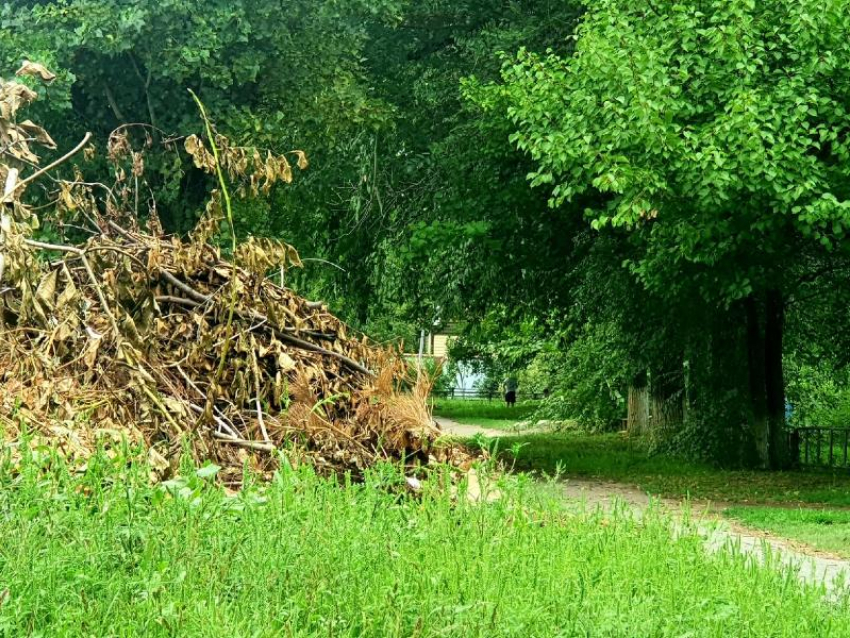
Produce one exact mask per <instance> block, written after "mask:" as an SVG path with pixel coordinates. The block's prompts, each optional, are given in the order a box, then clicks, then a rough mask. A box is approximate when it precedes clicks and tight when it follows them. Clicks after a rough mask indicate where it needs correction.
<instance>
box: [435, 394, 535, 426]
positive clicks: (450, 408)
mask: <svg viewBox="0 0 850 638" xmlns="http://www.w3.org/2000/svg"><path fill="white" fill-rule="evenodd" d="M538 404H539V402H538V401H523V402H521V403H518V404H517V405H516V406H514V407H508V406H507V405H505V404H504V403H503V402H501V401H483V400H477V399H476V400H463V399H436V400H435V401H434V414H435V415H436V416H441V417H445V418H447V419H452V420H454V421H457V422H459V423H465V424H469V425H479V424H480V421H481V420H482V419H486V420H487V421H491V422H492V421H500V422H504V423H506V424H509V425H513V424H514V423H516V422H517V421H522V420H523V419H527V418H529V417H530V416H531V415H532V414H533V413H534V410H536V409H537V406H538ZM485 427H491V426H489V425H488V426H485ZM504 427H508V426H507V425H505V426H504Z"/></svg>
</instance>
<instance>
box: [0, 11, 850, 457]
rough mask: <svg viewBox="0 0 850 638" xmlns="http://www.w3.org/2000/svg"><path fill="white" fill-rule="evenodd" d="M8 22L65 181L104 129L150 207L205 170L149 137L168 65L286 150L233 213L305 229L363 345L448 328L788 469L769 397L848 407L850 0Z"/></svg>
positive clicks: (639, 424)
mask: <svg viewBox="0 0 850 638" xmlns="http://www.w3.org/2000/svg"><path fill="white" fill-rule="evenodd" d="M0 21H2V30H0V63H2V65H3V67H4V68H7V69H12V68H16V67H17V65H18V63H19V62H20V59H21V58H25V57H26V58H29V59H33V60H36V61H38V62H41V63H44V64H46V65H47V66H49V67H50V68H51V69H52V70H54V71H55V72H56V74H57V76H58V77H57V79H56V80H55V81H54V82H53V83H52V84H50V85H49V86H47V87H46V88H41V87H39V88H38V90H39V91H40V92H41V93H42V95H41V98H42V99H40V100H39V101H38V103H37V104H38V109H40V110H39V112H38V113H37V114H36V115H37V118H38V121H40V122H41V123H43V124H44V125H45V126H46V128H47V129H48V130H50V131H52V132H55V137H56V138H57V141H58V142H59V146H60V149H61V148H66V147H67V146H68V145H70V144H71V143H72V142H75V141H77V140H78V139H79V138H80V136H81V135H82V133H83V132H84V131H86V130H90V131H92V132H93V133H94V134H95V146H96V147H97V151H98V152H97V153H95V154H94V155H93V156H91V155H89V156H88V157H87V160H86V162H84V163H82V164H81V165H80V173H79V174H78V175H77V176H76V179H78V180H89V181H98V182H99V181H102V179H101V178H102V176H103V174H104V172H105V171H106V170H108V169H107V164H106V162H105V161H104V159H103V157H104V154H105V151H106V149H107V146H108V142H109V136H110V134H111V132H112V131H113V130H115V129H116V128H118V127H123V129H124V130H125V131H127V134H128V136H129V140H130V143H131V144H133V145H134V146H135V147H137V148H140V147H142V146H145V147H146V152H145V170H144V172H143V174H142V176H141V177H140V179H141V182H142V183H141V184H138V183H137V184H136V186H135V196H136V198H137V201H138V202H139V203H138V205H137V208H138V212H139V215H140V216H141V217H146V216H149V215H150V214H151V211H152V210H154V209H155V211H156V212H157V213H158V215H159V217H160V218H161V220H162V222H163V225H164V227H165V229H166V230H168V231H174V232H183V231H185V230H186V229H188V228H189V227H190V226H191V224H192V223H193V222H194V221H195V220H196V218H197V217H198V216H199V214H200V213H201V210H200V207H201V205H202V202H203V201H204V199H205V196H206V195H207V193H208V192H209V190H210V189H211V188H212V187H213V184H212V183H211V182H210V178H209V176H207V175H204V174H203V173H202V172H201V171H198V170H197V169H195V168H194V167H193V166H192V164H191V163H190V162H189V161H187V160H188V158H186V157H185V154H183V153H182V151H177V150H175V145H174V144H170V143H169V142H171V141H174V140H179V139H180V138H182V136H185V135H189V134H192V133H198V132H199V121H198V117H197V112H196V108H195V105H194V104H193V102H192V99H191V96H190V95H189V93H188V91H187V89H192V90H193V91H195V92H196V93H198V94H199V95H200V97H201V98H202V99H203V101H204V102H205V103H206V105H207V107H208V108H209V110H210V112H211V113H212V115H213V118H214V120H215V122H216V126H217V128H218V129H219V130H220V131H221V132H222V133H225V134H227V135H228V136H230V137H231V138H232V139H234V140H237V141H238V142H239V143H243V144H246V145H251V146H257V147H260V148H267V149H269V150H271V151H273V152H277V153H281V152H287V151H290V150H292V149H302V150H304V151H305V152H306V153H307V155H308V157H309V159H310V168H309V169H308V170H307V171H306V172H304V173H299V174H297V175H296V176H295V182H294V184H293V185H292V186H291V187H289V188H287V189H285V190H283V189H278V188H273V189H271V191H270V192H269V193H267V194H262V195H260V196H251V197H247V198H243V199H241V200H239V201H238V202H236V208H235V214H236V220H235V221H236V224H237V229H238V230H239V232H240V233H242V234H243V235H244V234H249V233H258V234H267V235H273V236H277V237H281V238H284V239H286V240H287V241H289V242H291V243H293V244H294V245H296V246H297V247H298V248H299V249H300V252H301V254H302V256H303V257H304V260H303V261H304V269H303V271H302V272H300V273H290V274H288V275H287V276H288V277H289V279H288V281H287V283H288V284H290V285H292V286H293V287H296V288H298V289H299V291H300V292H302V293H303V294H305V295H308V296H311V297H317V298H322V299H324V300H327V301H328V302H330V303H331V305H332V307H333V308H334V309H335V310H336V311H337V312H339V313H340V314H341V315H342V316H344V317H345V318H347V319H348V320H349V321H351V322H352V323H353V324H355V325H356V326H357V327H360V328H364V329H366V330H368V331H369V332H370V333H371V334H373V335H374V336H376V337H377V338H379V339H396V340H398V339H403V340H405V341H406V342H407V343H408V345H409V348H410V349H411V350H415V345H414V344H415V343H416V340H417V338H418V335H419V332H420V330H422V329H424V330H426V331H428V330H431V329H432V328H433V327H434V326H435V325H442V326H444V325H447V324H449V323H455V322H459V325H461V326H462V328H463V331H462V332H463V334H462V337H461V340H460V341H459V342H458V343H457V344H456V346H455V356H456V357H461V358H466V359H475V360H476V361H477V362H478V364H479V367H480V368H482V369H485V370H489V372H490V375H489V378H490V380H491V381H496V380H499V379H502V378H504V375H505V374H508V373H511V374H519V375H520V378H521V383H522V384H523V387H526V388H532V389H533V391H535V392H542V391H543V390H550V392H551V397H550V398H549V399H548V400H547V402H546V403H547V405H548V408H547V409H548V410H549V412H548V414H552V413H555V412H559V413H561V414H562V415H563V416H570V417H576V418H579V419H581V420H582V421H585V422H586V423H588V424H592V425H594V426H596V427H612V426H615V425H617V424H619V423H620V421H621V419H623V418H625V417H627V416H628V420H629V427H630V428H631V427H634V428H635V429H636V430H637V431H640V432H642V433H649V434H651V435H652V437H653V439H654V440H656V442H658V443H660V444H663V445H673V446H676V447H678V448H679V449H680V450H686V451H688V452H691V453H695V454H698V455H701V456H711V457H714V458H722V459H723V460H724V461H726V462H729V463H748V464H756V465H762V466H772V467H780V466H783V465H786V464H787V463H788V461H789V458H790V456H789V455H788V450H786V449H785V433H784V428H785V417H786V413H787V409H786V405H785V403H786V395H787V398H788V399H789V400H790V401H791V403H793V404H794V406H795V410H794V411H793V416H792V422H793V423H795V424H797V425H800V424H806V423H808V422H810V421H809V420H810V419H816V420H818V421H822V422H824V423H830V424H840V425H850V422H847V417H846V416H845V411H846V410H847V408H846V406H847V398H846V397H847V389H846V388H847V382H848V376H847V374H848V373H847V370H848V364H850V359H848V357H847V352H850V330H848V329H847V328H848V324H850V304H848V300H849V299H850V240H848V237H850V235H848V233H850V204H848V199H847V198H848V195H850V146H849V145H850V118H849V117H848V112H847V109H848V108H850V89H848V86H850V85H848V82H847V80H848V69H850V13H848V12H847V11H846V3H844V2H843V1H840V0H832V1H829V2H814V1H813V0H806V1H803V2H800V1H796V0H769V1H767V2H760V3H756V2H752V0H731V1H727V0H700V1H699V2H697V1H696V0H685V1H673V0H636V1H634V0H632V1H629V2H626V1H625V0H593V1H590V2H579V1H578V0H575V1H564V2H552V1H551V0H516V1H512V2H501V1H497V0H489V1H488V0H459V1H455V2H449V1H448V0H427V1H425V2H413V1H412V0H342V1H338V0H313V1H311V2H305V1H302V0H291V1H288V2H283V3H282V2H272V1H270V0H252V1H251V2H248V1H247V0H193V1H192V2H177V1H175V0H168V1H165V2H152V1H151V0H122V1H118V0H111V1H108V2H103V1H100V0H45V1H40V2H29V1H23V0H11V1H9V2H5V3H3V4H2V7H0ZM176 148H180V147H179V145H176ZM103 181H109V180H103ZM140 194H141V195H140ZM50 231H51V227H50V225H49V224H48V227H47V232H50ZM783 362H784V365H783ZM786 382H787V383H786ZM786 385H787V391H786Z"/></svg>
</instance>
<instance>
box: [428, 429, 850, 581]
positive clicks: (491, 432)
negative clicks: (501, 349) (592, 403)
mask: <svg viewBox="0 0 850 638" xmlns="http://www.w3.org/2000/svg"><path fill="white" fill-rule="evenodd" d="M435 420H436V421H437V424H438V425H439V426H440V428H441V429H442V430H443V431H445V432H446V433H447V434H451V435H453V436H458V437H465V438H469V437H473V436H477V435H481V436H486V437H490V438H498V437H501V438H508V437H510V436H512V435H513V433H512V432H507V431H505V430H495V429H488V428H482V427H478V426H475V425H466V424H462V423H457V422H456V421H452V420H450V419H445V418H441V417H437V418H436V419H435ZM530 433H533V431H529V430H524V431H523V435H526V434H530ZM560 490H561V494H562V495H563V498H564V499H565V500H567V501H569V502H571V503H575V504H577V505H579V506H580V507H585V508H591V509H594V508H601V509H603V510H605V511H611V510H613V509H614V508H616V507H621V506H622V505H626V506H628V508H629V510H630V511H631V513H632V514H633V515H635V516H638V517H639V516H642V515H643V514H644V513H645V512H646V511H648V510H649V509H650V508H655V509H656V510H659V509H660V510H661V511H663V512H664V513H665V514H667V515H668V516H669V517H670V519H671V521H672V522H673V531H674V533H675V534H679V533H687V532H688V531H689V530H693V531H696V533H698V534H699V535H700V536H702V537H703V539H704V541H705V547H706V550H707V551H709V552H713V553H716V552H720V551H733V550H736V551H739V552H740V553H741V554H743V555H744V556H746V557H748V558H749V559H750V560H752V561H755V562H757V563H764V562H765V561H766V560H768V556H770V557H771V559H772V561H773V564H776V565H781V566H783V567H786V568H788V569H791V570H793V572H794V573H795V574H796V575H797V578H798V579H799V580H800V581H801V582H803V583H809V584H814V585H823V586H824V587H825V588H826V591H827V593H828V594H836V593H837V592H838V591H839V590H840V589H850V561H848V560H845V559H841V558H837V557H835V556H831V555H828V554H826V553H823V552H819V551H817V550H814V549H812V548H810V547H806V546H802V545H800V544H799V543H795V542H793V541H791V540H789V539H783V538H777V537H774V536H769V535H767V534H764V533H762V532H759V531H756V530H751V529H747V528H745V527H742V526H740V525H737V524H733V523H731V522H730V521H728V520H726V519H724V518H723V517H722V516H721V514H720V512H718V510H717V508H716V506H713V505H712V504H711V503H708V502H699V501H689V502H687V503H686V502H684V501H679V500H675V499H660V498H656V497H653V496H651V495H650V494H647V493H646V492H644V491H642V490H640V489H638V488H636V487H634V486H632V485H627V484H624V483H616V482H608V481H598V480H590V479H584V478H581V479H579V478H569V476H567V477H566V478H564V479H563V481H562V482H561V485H560ZM686 518H687V519H688V520H689V521H690V523H691V524H690V526H688V525H686V524H685V523H684V522H683V521H684V520H685V519H686Z"/></svg>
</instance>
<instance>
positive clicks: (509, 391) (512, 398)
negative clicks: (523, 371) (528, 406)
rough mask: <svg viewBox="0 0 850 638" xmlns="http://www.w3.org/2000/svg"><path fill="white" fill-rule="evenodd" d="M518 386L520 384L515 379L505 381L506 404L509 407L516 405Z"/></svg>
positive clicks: (510, 378)
mask: <svg viewBox="0 0 850 638" xmlns="http://www.w3.org/2000/svg"><path fill="white" fill-rule="evenodd" d="M518 385H519V384H518V383H517V380H516V379H515V378H514V377H508V378H507V379H505V383H504V386H505V403H506V404H507V406H508V407H513V406H515V405H516V390H517V386H518Z"/></svg>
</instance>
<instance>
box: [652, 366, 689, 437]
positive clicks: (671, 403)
mask: <svg viewBox="0 0 850 638" xmlns="http://www.w3.org/2000/svg"><path fill="white" fill-rule="evenodd" d="M684 398H685V375H684V363H683V357H681V356H677V357H673V358H671V359H669V360H668V361H667V362H666V363H665V364H664V365H663V366H661V369H660V370H658V371H653V373H652V377H651V378H650V412H651V415H652V417H651V418H652V431H653V432H654V433H655V434H661V433H662V432H664V431H666V430H670V429H672V428H675V427H678V426H680V425H681V424H682V421H683V420H684V417H685V414H684Z"/></svg>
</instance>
